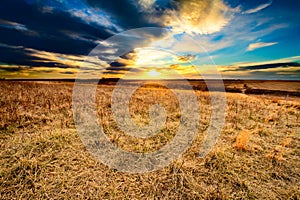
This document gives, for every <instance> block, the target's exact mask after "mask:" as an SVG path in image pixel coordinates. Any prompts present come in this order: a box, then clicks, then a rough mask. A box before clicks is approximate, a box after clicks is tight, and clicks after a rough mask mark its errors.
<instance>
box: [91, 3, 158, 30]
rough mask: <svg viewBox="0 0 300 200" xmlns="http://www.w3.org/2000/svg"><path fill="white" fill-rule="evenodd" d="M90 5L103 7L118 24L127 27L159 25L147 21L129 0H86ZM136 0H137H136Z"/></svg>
mask: <svg viewBox="0 0 300 200" xmlns="http://www.w3.org/2000/svg"><path fill="white" fill-rule="evenodd" d="M86 1H87V2H88V3H89V4H90V5H91V6H93V7H95V8H99V9H103V10H104V11H106V12H107V13H110V15H111V17H112V18H114V19H116V20H117V21H118V22H119V24H120V25H121V26H123V27H126V28H127V29H132V28H140V27H154V26H159V24H157V23H151V22H149V21H148V19H147V16H146V15H144V14H142V13H141V10H139V9H138V8H137V5H134V3H133V2H134V1H131V0H109V1H101V0H86ZM136 2H137V1H136Z"/></svg>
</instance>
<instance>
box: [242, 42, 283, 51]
mask: <svg viewBox="0 0 300 200" xmlns="http://www.w3.org/2000/svg"><path fill="white" fill-rule="evenodd" d="M275 44H278V42H269V43H266V42H257V43H252V44H249V46H248V48H247V51H253V50H255V49H259V48H263V47H269V46H273V45H275Z"/></svg>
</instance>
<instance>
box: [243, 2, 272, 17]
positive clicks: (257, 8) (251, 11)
mask: <svg viewBox="0 0 300 200" xmlns="http://www.w3.org/2000/svg"><path fill="white" fill-rule="evenodd" d="M271 4H272V1H269V2H268V3H265V4H261V5H259V6H257V7H256V8H252V9H249V10H246V11H244V13H245V14H252V13H256V12H259V11H261V10H263V9H265V8H267V7H269V6H270V5H271Z"/></svg>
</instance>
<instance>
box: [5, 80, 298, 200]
mask: <svg viewBox="0 0 300 200" xmlns="http://www.w3.org/2000/svg"><path fill="white" fill-rule="evenodd" d="M72 87H73V85H72V84H68V83H62V84H56V83H49V84H44V83H43V84H42V83H33V82H32V83H26V82H0V92H1V94H2V95H1V96H0V112H1V115H0V199H83V198H86V199H299V198H300V192H299V191H300V188H299V180H300V168H299V166H300V138H299V113H300V110H299V105H300V101H299V99H298V98H290V99H289V100H288V101H282V102H280V105H279V104H278V103H277V102H272V99H271V98H268V97H263V96H247V95H240V94H227V113H226V123H225V126H224V129H223V131H222V133H221V136H220V138H219V140H218V143H217V144H216V146H215V148H214V149H213V150H212V151H211V152H210V154H209V155H208V156H206V157H205V158H202V159H201V158H199V156H198V153H199V151H200V149H201V144H202V142H203V138H204V136H205V134H206V130H207V127H208V125H209V120H210V114H211V107H210V101H209V93H207V92H201V91H197V92H196V94H197V97H198V99H199V106H200V109H201V116H200V126H199V131H198V134H197V136H196V138H195V140H194V142H193V144H192V146H191V147H190V149H189V150H188V151H187V152H185V153H184V154H183V155H182V156H181V157H180V158H179V159H178V160H176V161H175V162H173V163H172V164H170V165H169V166H168V167H166V168H164V169H160V170H158V171H155V172H151V173H146V174H129V173H122V172H118V171H116V170H113V169H109V168H108V167H107V166H105V165H103V164H102V163H100V162H98V161H97V160H95V159H94V158H93V157H92V156H91V155H90V154H89V153H88V152H87V150H86V149H85V147H84V145H83V144H82V142H81V140H80V138H79V137H78V135H77V132H76V129H75V126H74V122H73V116H72V110H71V101H72V98H71V96H72ZM112 90H113V87H112V86H101V87H99V88H98V91H97V99H96V104H97V105H98V116H99V122H100V123H101V124H102V125H103V127H104V130H105V133H106V134H107V136H108V138H109V139H110V140H111V141H112V142H113V143H115V145H118V146H119V147H121V148H123V149H125V150H127V151H132V152H149V151H154V150H157V149H159V148H161V147H162V146H163V145H165V144H166V143H167V142H169V141H171V140H172V138H173V137H174V134H175V133H174V132H176V130H177V128H178V125H179V122H178V120H179V118H180V110H178V109H177V108H178V107H177V103H178V102H177V101H176V99H174V98H173V94H172V93H171V92H168V91H167V90H166V89H164V88H159V89H151V88H147V89H140V90H138V91H137V92H136V93H135V94H134V96H133V98H132V103H131V108H130V112H131V114H132V116H133V118H134V120H135V121H136V122H137V123H140V124H147V122H148V121H147V119H148V118H147V117H148V114H147V113H148V111H147V108H148V107H149V105H151V104H154V103H158V102H159V103H162V104H163V105H164V106H165V107H166V110H167V112H168V116H167V123H166V125H165V127H164V128H163V129H162V131H161V132H160V133H159V134H158V135H157V136H155V137H151V138H149V139H137V138H133V137H130V136H128V135H126V133H122V132H119V130H118V127H117V126H116V124H115V122H114V120H113V118H112V116H111V105H110V101H109V99H110V96H111V92H112ZM278 98H281V97H278ZM154 100H155V101H154ZM271 114H274V115H276V116H277V117H274V118H273V121H272V122H271V121H270V120H265V119H266V117H267V116H269V115H271ZM246 130H247V131H246ZM249 133H251V141H249V140H250V134H249ZM238 138H240V139H238ZM237 141H238V144H239V145H240V146H241V147H242V149H244V148H245V149H247V151H238V150H237V149H236V148H234V147H233V146H236V144H237Z"/></svg>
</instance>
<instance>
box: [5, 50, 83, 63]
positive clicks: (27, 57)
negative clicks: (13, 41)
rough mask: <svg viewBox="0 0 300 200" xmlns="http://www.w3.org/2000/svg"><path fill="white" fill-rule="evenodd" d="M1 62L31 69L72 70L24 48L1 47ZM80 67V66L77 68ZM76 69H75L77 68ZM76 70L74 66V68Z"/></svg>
mask: <svg viewBox="0 0 300 200" xmlns="http://www.w3.org/2000/svg"><path fill="white" fill-rule="evenodd" d="M0 52H1V55H0V61H1V62H3V63H5V64H11V65H21V66H31V67H56V68H70V67H71V66H67V65H64V64H62V63H60V62H55V61H53V60H50V59H49V60H48V59H41V58H40V57H38V56H35V55H34V54H33V50H30V49H25V48H23V47H19V48H17V47H15V48H12V47H6V46H1V45H0ZM77 67H79V66H77ZM77 67H75V68H77ZM73 68H74V66H73Z"/></svg>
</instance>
